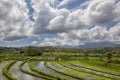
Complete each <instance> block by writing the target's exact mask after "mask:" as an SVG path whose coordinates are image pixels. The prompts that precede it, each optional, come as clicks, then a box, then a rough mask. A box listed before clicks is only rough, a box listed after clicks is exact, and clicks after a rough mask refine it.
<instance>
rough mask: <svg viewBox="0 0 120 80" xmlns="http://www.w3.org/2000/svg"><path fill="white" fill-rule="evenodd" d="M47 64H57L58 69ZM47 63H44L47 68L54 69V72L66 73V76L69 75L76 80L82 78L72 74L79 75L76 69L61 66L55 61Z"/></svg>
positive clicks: (81, 79)
mask: <svg viewBox="0 0 120 80" xmlns="http://www.w3.org/2000/svg"><path fill="white" fill-rule="evenodd" d="M49 64H51V65H52V66H57V67H59V68H60V70H58V69H56V68H53V67H51V66H49ZM49 64H48V63H46V65H47V66H48V67H49V68H51V69H53V70H55V71H56V72H59V73H61V74H64V75H66V76H70V77H72V78H75V79H78V80H84V79H83V78H81V77H78V76H76V75H74V74H77V75H79V73H78V72H77V71H74V70H71V69H68V68H66V67H63V66H61V65H60V64H58V63H56V62H49Z"/></svg>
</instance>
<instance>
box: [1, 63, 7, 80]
mask: <svg viewBox="0 0 120 80" xmlns="http://www.w3.org/2000/svg"><path fill="white" fill-rule="evenodd" d="M6 64H7V62H1V63H0V80H6V78H5V77H4V76H3V75H2V69H3V67H4V66H5V65H6Z"/></svg>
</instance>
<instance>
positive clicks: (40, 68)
mask: <svg viewBox="0 0 120 80" xmlns="http://www.w3.org/2000/svg"><path fill="white" fill-rule="evenodd" d="M36 69H39V70H42V71H44V72H46V73H47V74H51V75H54V76H58V77H61V78H67V79H68V78H69V77H68V76H65V75H63V74H60V73H57V72H55V71H53V70H51V69H49V68H47V67H45V66H44V62H43V61H41V62H40V63H38V64H37V66H36ZM69 80H70V78H69Z"/></svg>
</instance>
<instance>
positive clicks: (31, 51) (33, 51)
mask: <svg viewBox="0 0 120 80" xmlns="http://www.w3.org/2000/svg"><path fill="white" fill-rule="evenodd" d="M25 55H27V56H40V55H42V51H41V50H40V49H39V48H38V47H35V46H29V47H27V50H26V53H25Z"/></svg>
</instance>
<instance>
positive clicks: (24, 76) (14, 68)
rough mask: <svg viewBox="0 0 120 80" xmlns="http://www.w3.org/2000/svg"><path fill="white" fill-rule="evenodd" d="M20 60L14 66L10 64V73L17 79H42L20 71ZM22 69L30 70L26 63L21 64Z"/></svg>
mask: <svg viewBox="0 0 120 80" xmlns="http://www.w3.org/2000/svg"><path fill="white" fill-rule="evenodd" d="M20 63H21V62H17V63H16V64H15V65H14V66H12V67H11V68H10V73H11V74H12V75H13V76H14V77H15V78H17V79H18V80H43V79H40V78H36V77H34V76H31V75H29V74H25V73H23V72H21V71H20V70H19V65H20ZM23 69H25V70H27V71H30V70H29V67H28V65H27V64H25V65H24V66H23Z"/></svg>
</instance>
